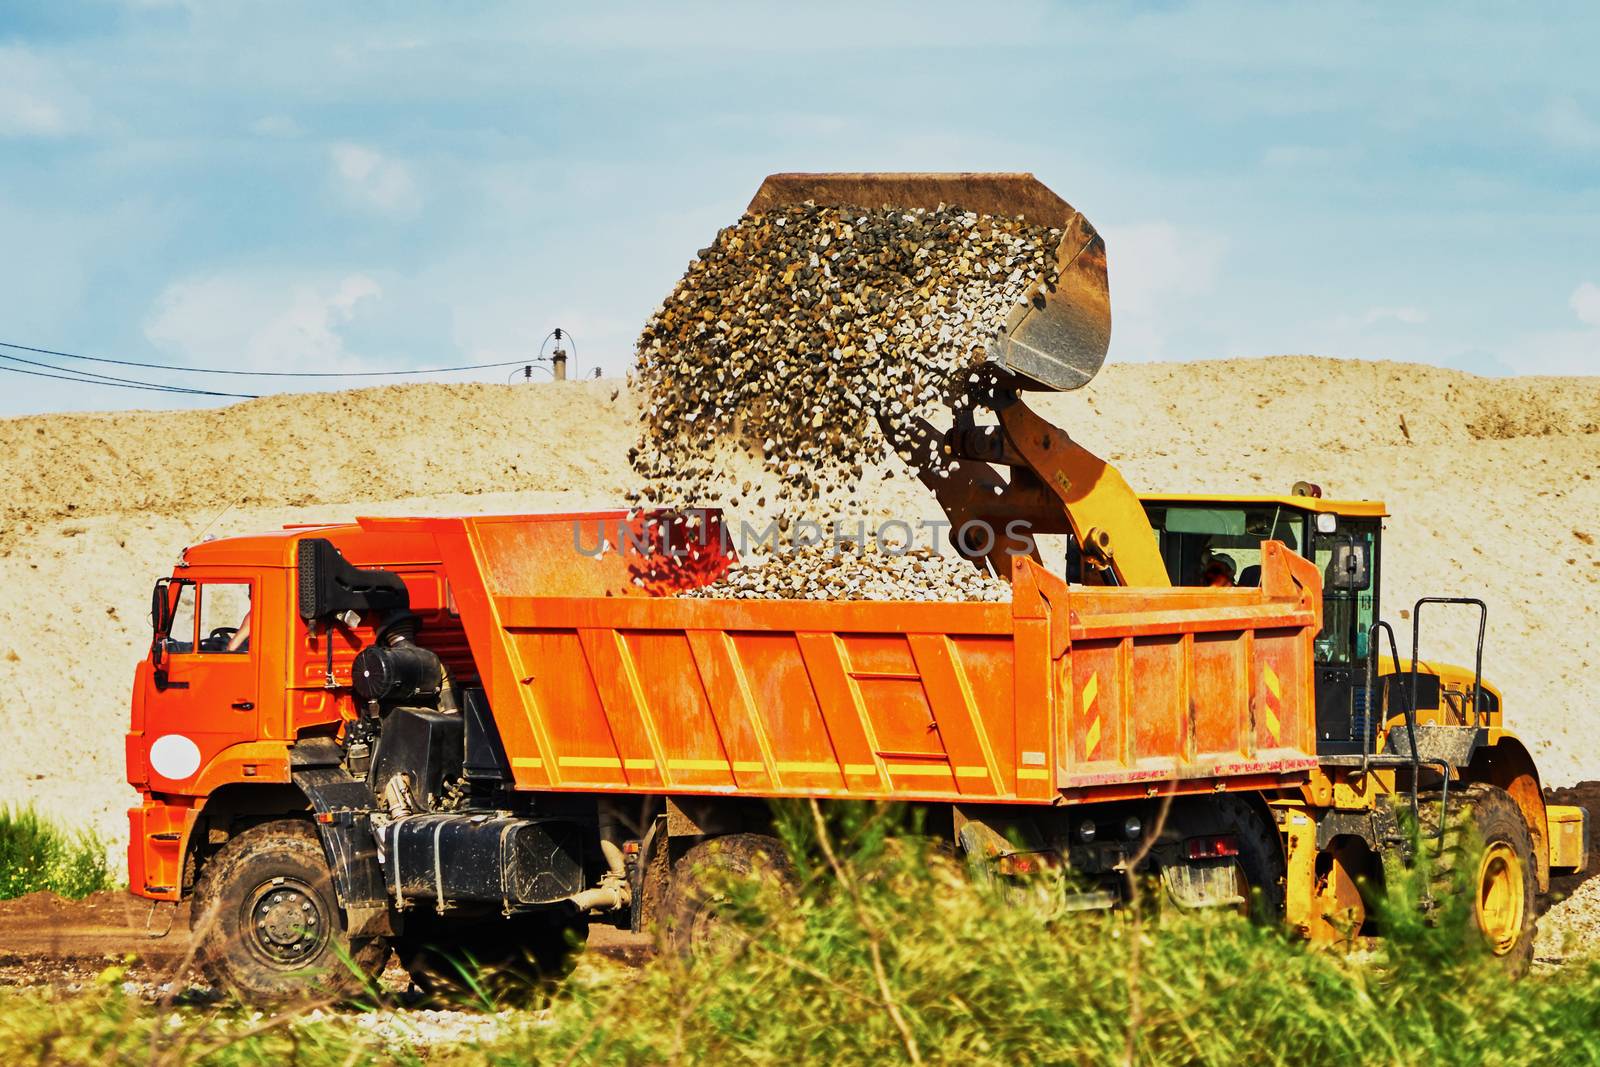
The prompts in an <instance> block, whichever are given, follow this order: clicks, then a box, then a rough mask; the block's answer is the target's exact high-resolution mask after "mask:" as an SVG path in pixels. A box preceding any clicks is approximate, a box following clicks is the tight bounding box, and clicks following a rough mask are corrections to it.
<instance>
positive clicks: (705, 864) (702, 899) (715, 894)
mask: <svg viewBox="0 0 1600 1067" xmlns="http://www.w3.org/2000/svg"><path fill="white" fill-rule="evenodd" d="M740 878H763V879H771V880H773V881H775V882H777V883H778V884H779V885H780V886H782V887H784V888H785V889H787V888H789V887H792V886H793V885H794V882H795V875H794V868H793V867H792V866H791V865H790V863H789V859H788V857H787V856H786V855H785V854H784V851H783V845H782V843H781V842H779V841H778V839H777V838H775V837H768V836H767V835H765V834H727V835H725V836H722V837H714V838H712V839H711V840H709V841H702V842H700V843H699V844H697V845H695V846H694V847H693V848H691V849H690V850H689V851H688V852H685V853H684V854H683V857H682V858H681V859H679V860H678V862H677V863H676V864H674V865H673V867H672V885H671V886H670V887H669V888H668V889H667V899H666V903H665V907H664V908H663V911H664V913H665V915H666V918H667V931H666V936H667V943H668V945H669V946H670V947H671V948H672V949H673V950H674V951H676V952H677V953H678V954H679V955H681V956H683V957H684V958H685V959H696V960H698V959H704V958H707V957H710V956H714V955H716V954H718V953H720V952H724V951H727V950H728V949H730V948H732V947H733V946H734V945H737V944H738V943H739V942H740V940H741V937H740V932H739V930H738V927H737V926H736V924H735V923H734V921H733V920H731V919H730V918H729V917H728V914H727V910H728V907H727V906H728V903H729V895H728V892H727V883H728V881H729V880H730V879H740Z"/></svg>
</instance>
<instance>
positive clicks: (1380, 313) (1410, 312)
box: [1360, 307, 1428, 326]
mask: <svg viewBox="0 0 1600 1067" xmlns="http://www.w3.org/2000/svg"><path fill="white" fill-rule="evenodd" d="M1360 321H1361V325H1363V326H1376V325H1377V324H1378V323H1380V322H1398V323H1401V324H1402V325H1405V326H1420V325H1422V324H1423V323H1425V322H1427V321H1428V313H1427V312H1426V311H1423V310H1422V309H1421V308H1415V307H1393V308H1388V307H1375V308H1368V309H1367V311H1366V314H1364V315H1362V316H1361V320H1360Z"/></svg>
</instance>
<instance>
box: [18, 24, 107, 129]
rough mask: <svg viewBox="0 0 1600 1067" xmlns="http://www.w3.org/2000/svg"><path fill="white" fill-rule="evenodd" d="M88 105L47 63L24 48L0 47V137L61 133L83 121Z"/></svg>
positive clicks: (81, 123) (79, 124) (77, 126)
mask: <svg viewBox="0 0 1600 1067" xmlns="http://www.w3.org/2000/svg"><path fill="white" fill-rule="evenodd" d="M87 112H88V106H87V104H86V102H85V100H84V98H83V96H82V94H80V93H79V92H78V91H77V90H76V89H74V88H73V87H72V85H71V84H70V83H69V82H68V81H67V80H66V79H65V78H64V77H63V76H62V75H61V74H60V73H59V72H58V71H57V70H56V69H55V68H54V67H53V66H52V65H50V64H48V63H46V62H45V61H43V60H42V59H40V58H39V57H38V56H36V55H35V54H34V53H32V52H30V51H29V50H28V49H26V48H19V47H14V46H11V47H0V137H61V136H64V135H66V134H69V133H72V132H74V131H75V130H77V129H78V128H80V127H81V126H82V125H83V122H84V119H85V117H86V115H87Z"/></svg>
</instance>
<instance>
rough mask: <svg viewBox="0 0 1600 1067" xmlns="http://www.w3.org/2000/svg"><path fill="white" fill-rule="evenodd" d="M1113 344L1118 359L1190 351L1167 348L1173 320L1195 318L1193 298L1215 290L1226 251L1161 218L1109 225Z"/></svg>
mask: <svg viewBox="0 0 1600 1067" xmlns="http://www.w3.org/2000/svg"><path fill="white" fill-rule="evenodd" d="M1105 240H1106V248H1107V256H1108V259H1109V270H1110V275H1111V318H1112V327H1111V343H1112V351H1113V353H1114V354H1115V355H1116V357H1117V358H1119V359H1141V360H1142V359H1162V358H1169V357H1172V356H1179V357H1181V356H1186V355H1190V353H1187V352H1180V353H1172V352H1169V351H1168V350H1167V334H1168V331H1169V329H1170V328H1171V327H1170V324H1172V323H1179V322H1187V321H1191V320H1192V319H1193V317H1194V316H1193V314H1191V312H1193V311H1195V310H1196V309H1195V308H1194V306H1193V305H1194V302H1195V301H1196V300H1198V299H1199V298H1202V297H1204V296H1206V294H1208V293H1210V292H1211V291H1212V290H1214V289H1215V288H1216V284H1217V279H1218V277H1219V272H1220V269H1221V265H1222V259H1223V256H1224V253H1225V251H1226V245H1225V242H1224V240H1223V239H1222V238H1221V237H1220V236H1218V235H1216V234H1214V233H1210V232H1208V231H1204V230H1199V229H1194V228H1191V227H1186V226H1179V225H1177V224H1175V223H1172V222H1168V221H1165V220H1156V221H1152V222H1138V223H1133V224H1130V225H1126V226H1108V227H1106V230H1105Z"/></svg>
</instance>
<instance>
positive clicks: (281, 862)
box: [191, 819, 389, 1004]
mask: <svg viewBox="0 0 1600 1067" xmlns="http://www.w3.org/2000/svg"><path fill="white" fill-rule="evenodd" d="M191 916H192V918H191V924H192V926H193V929H194V935H195V937H196V945H195V959H196V962H197V963H198V965H199V967H200V970H201V973H202V974H204V975H205V976H206V978H207V979H208V980H210V982H211V983H212V984H213V985H215V986H217V987H219V988H221V989H224V990H227V991H228V992H231V993H233V994H235V995H236V996H238V997H240V998H241V999H243V1000H245V1001H248V1002H250V1003H254V1004H277V1003H282V1002H285V1001H290V1000H295V999H299V998H310V997H313V996H323V997H325V996H329V995H331V996H333V997H336V998H340V999H344V998H348V997H352V996H356V995H358V994H360V993H363V992H366V991H369V990H371V989H373V988H375V986H374V983H375V981H376V979H377V977H378V975H380V974H381V973H383V966H384V963H385V962H386V961H387V960H388V958H389V942H388V941H387V939H385V938H382V937H361V938H353V937H350V936H349V935H348V934H346V933H345V926H344V913H343V911H341V909H340V908H339V901H338V898H337V897H336V896H335V895H334V889H333V876H332V873H331V872H330V871H329V870H328V861H327V857H326V855H325V854H324V853H323V851H322V841H321V840H320V839H319V838H318V836H317V830H316V827H314V826H312V825H311V824H310V823H308V822H306V821H304V820H302V819H278V820H275V821H273V822H268V823H262V824H261V825H259V826H254V827H251V828H250V829H249V830H246V831H245V832H244V833H242V834H239V835H238V836H237V837H235V838H234V839H233V840H231V841H229V842H228V843H227V844H226V845H224V846H223V847H222V849H221V850H219V851H218V852H217V854H216V855H214V856H212V857H211V860H210V862H208V863H207V864H206V865H205V867H204V868H203V869H202V870H201V872H200V878H199V880H198V882H197V884H196V885H195V896H194V904H193V907H192V909H191Z"/></svg>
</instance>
